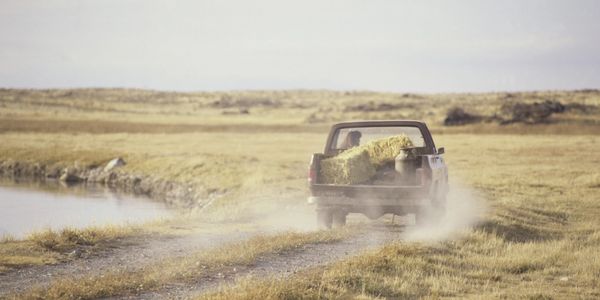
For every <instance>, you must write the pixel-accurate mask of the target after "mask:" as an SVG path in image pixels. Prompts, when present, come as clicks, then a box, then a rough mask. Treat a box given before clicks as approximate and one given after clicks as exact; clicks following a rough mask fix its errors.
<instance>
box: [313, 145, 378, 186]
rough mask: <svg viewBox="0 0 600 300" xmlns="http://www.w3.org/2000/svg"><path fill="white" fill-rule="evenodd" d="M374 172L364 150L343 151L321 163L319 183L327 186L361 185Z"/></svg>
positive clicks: (367, 154)
mask: <svg viewBox="0 0 600 300" xmlns="http://www.w3.org/2000/svg"><path fill="white" fill-rule="evenodd" d="M375 172H376V170H375V166H374V165H372V164H371V161H370V159H369V153H368V152H367V151H366V150H364V149H362V150H360V151H350V150H349V151H345V152H342V153H341V154H339V155H336V156H334V157H332V158H328V159H325V160H322V161H321V181H322V182H323V183H327V184H361V183H365V182H367V181H369V180H370V179H371V177H373V176H374V175H375Z"/></svg>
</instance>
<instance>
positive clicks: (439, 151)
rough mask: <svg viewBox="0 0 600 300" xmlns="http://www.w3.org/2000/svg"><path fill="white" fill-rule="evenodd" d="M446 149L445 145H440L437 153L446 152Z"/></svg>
mask: <svg viewBox="0 0 600 300" xmlns="http://www.w3.org/2000/svg"><path fill="white" fill-rule="evenodd" d="M445 152H446V151H444V147H439V148H438V150H437V154H444V153H445Z"/></svg>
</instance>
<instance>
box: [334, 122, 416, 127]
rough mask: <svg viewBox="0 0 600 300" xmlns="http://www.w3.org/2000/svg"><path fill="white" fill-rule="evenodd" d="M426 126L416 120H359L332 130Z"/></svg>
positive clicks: (335, 125) (339, 124) (339, 125)
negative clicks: (359, 127)
mask: <svg viewBox="0 0 600 300" xmlns="http://www.w3.org/2000/svg"><path fill="white" fill-rule="evenodd" d="M410 125H413V126H419V127H420V126H426V124H425V122H423V121H417V120H359V121H347V122H340V123H336V124H333V126H332V127H334V128H343V127H353V126H363V127H364V126H410Z"/></svg>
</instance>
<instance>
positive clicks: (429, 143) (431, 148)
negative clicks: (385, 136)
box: [324, 120, 436, 154]
mask: <svg viewBox="0 0 600 300" xmlns="http://www.w3.org/2000/svg"><path fill="white" fill-rule="evenodd" d="M387 126H414V127H418V128H419V129H420V130H421V134H423V139H424V140H425V145H426V146H425V148H426V149H427V151H428V152H429V153H431V154H433V153H435V152H436V148H435V143H434V142H433V138H432V137H431V133H430V132H429V129H428V128H427V124H425V122H423V121H416V120H361V121H348V122H340V123H336V124H333V125H332V126H331V130H330V131H329V136H328V137H327V142H326V144H325V150H324V153H326V154H329V153H330V148H331V147H330V145H331V144H332V142H333V140H334V136H335V134H336V132H337V131H338V130H339V129H342V128H348V127H387Z"/></svg>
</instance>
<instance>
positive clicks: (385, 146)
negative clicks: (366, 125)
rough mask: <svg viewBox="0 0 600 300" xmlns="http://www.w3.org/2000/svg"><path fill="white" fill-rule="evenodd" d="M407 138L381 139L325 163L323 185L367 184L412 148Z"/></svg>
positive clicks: (323, 161) (322, 165)
mask: <svg viewBox="0 0 600 300" xmlns="http://www.w3.org/2000/svg"><path fill="white" fill-rule="evenodd" d="M412 146H413V143H412V141H411V140H410V139H409V138H408V137H407V136H406V135H398V136H392V137H389V138H384V139H379V140H375V141H372V142H369V143H367V144H364V145H361V146H358V147H354V148H351V149H348V150H346V151H344V152H342V153H340V154H338V155H336V156H334V157H332V158H328V159H324V160H322V161H321V172H320V175H321V182H322V183H325V184H350V185H351V184H361V183H366V182H368V181H369V180H371V178H373V176H375V174H376V173H377V169H378V168H381V167H383V166H384V165H386V164H387V163H389V162H393V161H394V159H395V158H396V156H397V155H398V154H399V153H400V150H402V149H405V148H409V147H412Z"/></svg>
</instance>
